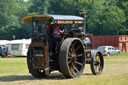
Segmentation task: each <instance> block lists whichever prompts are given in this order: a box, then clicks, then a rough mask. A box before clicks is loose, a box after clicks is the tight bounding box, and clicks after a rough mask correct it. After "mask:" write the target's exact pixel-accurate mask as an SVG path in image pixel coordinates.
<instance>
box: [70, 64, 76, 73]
mask: <svg viewBox="0 0 128 85" xmlns="http://www.w3.org/2000/svg"><path fill="white" fill-rule="evenodd" d="M70 69H71V71H72V73H73V74H75V71H74V70H73V67H72V66H71V67H70Z"/></svg>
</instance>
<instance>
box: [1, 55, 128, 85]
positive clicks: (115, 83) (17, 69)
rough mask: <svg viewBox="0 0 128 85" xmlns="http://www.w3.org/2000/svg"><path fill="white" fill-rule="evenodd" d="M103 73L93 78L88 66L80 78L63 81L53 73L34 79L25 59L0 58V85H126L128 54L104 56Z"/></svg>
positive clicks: (127, 79) (127, 84) (60, 76)
mask: <svg viewBox="0 0 128 85" xmlns="http://www.w3.org/2000/svg"><path fill="white" fill-rule="evenodd" d="M104 60H105V66H104V71H103V73H102V74H101V75H97V76H94V75H92V73H91V71H90V67H89V65H86V66H85V70H84V73H83V75H82V76H81V77H79V78H75V79H65V78H64V77H63V75H62V74H60V73H59V72H57V71H55V72H52V73H51V74H50V75H49V76H48V77H47V78H44V79H36V78H34V77H32V76H31V75H30V74H29V73H28V69H27V64H26V58H0V85H128V53H121V54H120V55H118V56H105V57H104Z"/></svg>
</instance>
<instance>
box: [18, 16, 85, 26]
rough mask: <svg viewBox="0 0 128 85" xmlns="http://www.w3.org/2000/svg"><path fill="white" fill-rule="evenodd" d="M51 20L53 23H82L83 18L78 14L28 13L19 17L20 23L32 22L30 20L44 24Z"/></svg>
mask: <svg viewBox="0 0 128 85" xmlns="http://www.w3.org/2000/svg"><path fill="white" fill-rule="evenodd" d="M51 19H52V20H53V21H54V23H58V24H73V23H75V24H82V23H83V21H84V18H82V17H79V16H72V15H40V14H33V15H28V16H24V17H21V18H20V23H21V24H32V21H37V22H38V23H39V24H46V23H48V22H49V21H50V20H51Z"/></svg>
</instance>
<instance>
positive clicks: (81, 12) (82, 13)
mask: <svg viewBox="0 0 128 85" xmlns="http://www.w3.org/2000/svg"><path fill="white" fill-rule="evenodd" d="M86 14H87V12H85V11H80V16H81V17H83V18H84V25H83V31H84V32H85V33H86Z"/></svg>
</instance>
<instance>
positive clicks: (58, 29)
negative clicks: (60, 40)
mask: <svg viewBox="0 0 128 85" xmlns="http://www.w3.org/2000/svg"><path fill="white" fill-rule="evenodd" d="M63 32H64V30H61V26H60V25H57V26H56V27H55V28H54V35H60V34H61V33H63Z"/></svg>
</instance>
